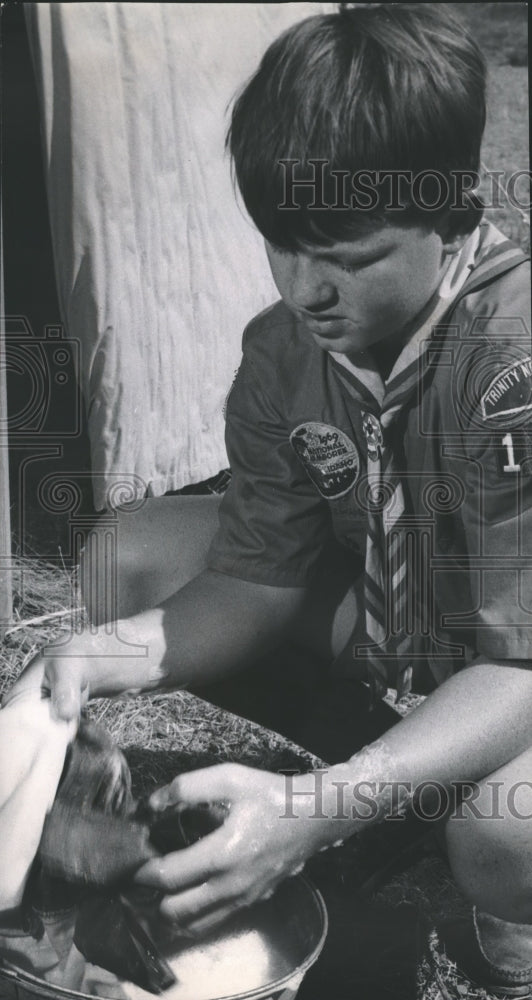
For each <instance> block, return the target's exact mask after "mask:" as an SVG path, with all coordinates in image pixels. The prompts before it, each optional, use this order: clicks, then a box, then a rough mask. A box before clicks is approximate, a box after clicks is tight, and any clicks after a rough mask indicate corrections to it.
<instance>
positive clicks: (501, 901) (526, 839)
mask: <svg viewBox="0 0 532 1000" xmlns="http://www.w3.org/2000/svg"><path fill="white" fill-rule="evenodd" d="M471 789H472V792H471V794H469V795H468V796H467V800H466V801H464V800H462V802H461V803H460V804H459V805H458V807H457V808H456V810H455V811H454V812H453V814H452V815H451V817H450V818H449V819H448V821H447V823H446V827H445V837H446V845H447V852H448V857H449V863H450V865H451V869H452V872H453V877H454V880H455V882H456V883H457V885H458V887H459V889H460V890H461V891H462V892H463V894H464V895H465V896H466V897H467V898H468V899H469V900H470V902H472V903H473V904H475V905H476V906H477V907H478V908H479V909H481V910H484V911H487V912H489V913H493V914H495V915H496V916H499V917H501V918H502V919H503V920H510V921H515V922H518V923H519V922H525V923H527V922H529V921H532V843H531V840H530V828H531V822H532V782H529V781H525V780H522V781H518V782H512V783H508V784H506V783H503V782H499V781H497V780H493V781H490V780H487V781H485V782H482V783H481V784H479V785H477V786H474V785H472V786H471Z"/></svg>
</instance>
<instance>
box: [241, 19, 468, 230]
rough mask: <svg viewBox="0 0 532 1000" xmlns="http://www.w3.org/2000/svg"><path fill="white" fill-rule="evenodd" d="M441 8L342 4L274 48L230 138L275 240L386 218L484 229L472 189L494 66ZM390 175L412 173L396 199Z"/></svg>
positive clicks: (247, 191) (249, 87) (262, 221)
mask: <svg viewBox="0 0 532 1000" xmlns="http://www.w3.org/2000/svg"><path fill="white" fill-rule="evenodd" d="M445 7H446V5H445V4H438V3H436V4H433V3H411V4H408V3H404V4H403V3H397V4H361V5H359V4H356V5H352V6H351V5H349V4H341V5H340V10H339V12H338V13H335V14H326V15H318V16H313V17H309V18H307V19H305V20H304V21H301V22H299V23H298V24H296V25H295V26H293V27H291V28H289V29H288V30H287V31H285V32H284V33H283V34H282V35H280V36H279V38H277V39H276V40H275V41H274V42H273V44H272V45H270V47H269V48H268V50H267V51H266V53H265V55H264V57H263V59H262V61H261V63H260V65H259V68H258V70H257V71H256V73H255V74H254V75H253V76H252V77H251V79H250V80H249V81H248V83H247V84H246V86H245V87H244V89H243V91H242V93H241V94H240V96H239V97H238V98H237V100H236V102H235V104H234V107H233V112H232V118H231V124H230V128H229V131H228V135H227V146H228V148H229V150H230V153H231V156H232V160H233V170H234V175H235V178H236V181H237V183H238V187H239V189H240V192H241V195H242V198H243V200H244V203H245V205H246V208H247V210H248V212H249V214H250V216H251V218H252V219H253V221H254V222H255V224H256V226H257V227H258V229H259V231H260V232H261V233H262V235H263V236H264V237H265V238H266V239H267V240H268V241H269V242H271V243H273V244H274V245H276V246H279V247H284V248H288V249H294V248H297V247H298V246H301V245H304V244H306V243H307V244H308V243H310V244H315V243H319V244H325V245H326V244H328V243H329V244H330V243H334V242H336V241H338V240H346V239H350V238H353V237H354V236H356V234H357V232H359V231H360V230H361V229H362V230H363V229H364V228H367V227H368V226H372V225H375V223H376V222H377V223H381V222H383V221H385V220H386V219H387V218H390V220H391V221H393V222H394V223H396V224H400V223H401V221H402V220H404V221H405V222H406V223H410V222H416V223H418V224H419V223H421V222H425V223H426V222H428V223H430V224H434V223H435V224H436V225H438V224H440V223H441V224H442V225H443V226H444V229H445V236H446V237H448V238H450V237H452V236H456V235H458V234H464V233H469V232H472V230H473V229H474V228H475V227H476V225H477V224H478V222H479V221H480V218H481V216H482V204H481V202H480V201H479V200H478V198H477V197H476V196H475V195H474V193H469V194H467V193H464V192H465V189H466V188H468V187H469V188H472V187H474V186H475V185H474V182H473V180H472V177H473V176H474V175H476V174H477V172H478V168H479V158H480V144H481V139H482V134H483V131H484V125H485V79H486V70H485V64H484V60H483V57H482V54H481V52H480V50H479V49H478V47H477V45H476V44H475V42H474V41H473V40H472V39H471V38H470V37H469V36H468V34H467V32H466V30H465V28H464V27H463V25H462V24H461V23H460V22H458V21H457V20H455V18H454V17H453V16H452V15H451V14H450V13H449V11H448V10H446V9H445ZM316 160H317V161H325V164H324V165H321V164H320V163H318V165H316V164H315V163H314V164H313V163H312V161H316ZM335 171H342V172H344V174H343V176H342V175H341V174H338V173H335ZM361 171H362V172H365V173H363V174H362V173H360V172H361ZM383 171H404V172H406V174H407V177H406V179H405V178H403V179H402V180H401V181H400V196H399V199H398V200H397V199H396V200H395V202H394V200H393V199H391V188H390V179H389V176H384V177H383ZM367 172H370V173H369V174H368V173H367ZM435 172H437V175H438V176H437V177H436V176H435ZM464 173H465V174H469V175H470V176H469V179H468V178H467V177H465V178H463V179H462V182H461V183H462V185H463V191H462V192H461V193H460V191H459V193H458V198H457V187H456V185H457V184H460V176H461V175H462V174H464ZM343 177H345V178H346V180H343ZM420 177H422V178H423V179H422V181H421V186H420V187H419V189H418V192H417V196H416V190H415V185H416V182H415V180H414V181H413V179H415V178H418V182H419V178H420ZM352 178H355V179H356V180H355V184H356V186H357V187H358V188H359V193H358V194H357V195H356V197H355V201H354V202H353V201H352V197H351V196H352V193H353V186H352V184H353V182H352ZM438 178H439V179H438ZM301 180H307V181H308V180H314V184H313V185H312V184H310V185H307V186H304V185H302V184H300V183H298V181H301ZM287 182H288V186H287ZM316 183H318V184H319V187H318V188H317V187H316ZM346 183H347V188H345V187H342V185H345V184H346ZM364 185H365V187H366V193H364V191H363V190H360V187H361V186H362V187H363V186H364ZM368 189H371V190H370V192H369V194H368V193H367V192H368ZM398 190H399V189H398ZM442 197H443V201H442ZM370 202H371V204H370ZM320 204H322V205H325V206H326V207H325V208H323V207H322V208H320V207H316V205H320ZM332 205H336V207H335V208H331V207H330V206H332ZM290 206H291V207H290ZM427 206H432V207H427Z"/></svg>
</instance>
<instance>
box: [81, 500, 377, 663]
mask: <svg viewBox="0 0 532 1000" xmlns="http://www.w3.org/2000/svg"><path fill="white" fill-rule="evenodd" d="M220 500H221V498H220V497H217V496H179V497H160V498H158V499H153V500H147V501H146V502H145V503H144V505H143V506H142V507H141V508H140V509H139V510H137V511H134V512H129V511H127V510H123V511H119V512H118V513H117V515H116V519H114V520H113V519H112V518H111V520H110V519H109V516H108V515H105V516H104V517H103V518H102V519H101V521H100V523H99V525H97V526H96V528H95V530H94V531H93V532H91V534H90V536H89V538H88V539H87V544H86V546H85V550H84V552H83V555H82V560H81V583H82V591H83V596H84V600H85V605H86V607H87V612H88V614H89V617H90V619H91V621H92V622H93V623H94V624H101V623H102V622H103V621H106V620H108V619H109V617H116V618H128V617H130V616H131V615H134V614H137V613H138V612H140V611H143V610H145V609H147V608H150V607H155V606H156V605H157V604H159V603H160V602H161V601H163V600H165V598H167V597H169V596H170V595H171V594H173V593H175V592H176V591H177V590H179V589H180V588H181V587H183V586H184V585H185V584H186V583H188V582H189V580H191V579H192V578H193V577H194V576H196V575H197V574H198V573H201V571H202V570H203V569H205V567H206V559H207V553H208V550H209V546H210V543H211V541H212V539H213V537H214V534H215V532H216V529H217V527H218V508H219V505H220ZM110 525H111V528H112V532H110V530H109V527H110ZM111 534H112V536H113V540H112V544H110V543H109V537H110V535H111ZM106 538H107V542H106ZM115 539H116V540H115ZM111 562H112V563H113V565H112V566H110V565H109V564H110V563H111ZM353 575H354V574H353V567H352V566H351V565H350V564H349V561H348V559H347V557H346V556H345V555H343V554H342V553H341V552H340V550H338V552H336V553H334V554H333V556H332V558H331V559H330V560H329V562H328V563H327V564H326V565H324V567H323V572H321V573H320V574H319V577H318V579H317V581H316V583H315V584H314V585H313V586H312V587H311V588H310V590H309V595H308V600H307V602H306V605H305V608H304V609H303V612H302V614H301V615H300V617H299V619H298V621H297V622H296V623H295V625H294V630H293V636H292V638H293V641H294V642H296V643H297V644H298V645H300V646H302V647H304V648H306V649H309V650H311V651H312V653H313V654H315V655H318V656H323V657H325V658H327V659H333V658H334V657H335V656H337V655H338V654H339V653H340V652H341V650H342V649H343V648H344V647H345V645H346V643H347V642H348V640H349V638H350V635H351V633H352V631H353V628H354V625H355V622H356V619H357V600H356V595H355V591H354V589H353V586H352V581H353ZM110 589H111V590H112V593H111V594H109V590H110Z"/></svg>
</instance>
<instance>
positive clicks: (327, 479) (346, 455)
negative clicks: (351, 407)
mask: <svg viewBox="0 0 532 1000" xmlns="http://www.w3.org/2000/svg"><path fill="white" fill-rule="evenodd" d="M290 444H291V445H292V448H293V449H294V451H295V453H296V455H297V457H298V458H299V460H300V462H302V463H303V465H304V466H305V469H306V471H307V474H308V475H309V476H310V478H311V479H312V482H313V483H314V485H315V486H316V488H317V489H318V491H319V493H320V494H321V496H322V497H325V499H326V500H337V499H338V498H339V497H343V496H345V494H346V493H349V490H351V489H352V488H353V486H354V485H355V483H356V481H357V479H358V474H359V471H360V459H359V456H358V451H357V449H356V447H355V445H354V444H353V442H352V441H351V440H350V439H349V438H348V437H347V434H344V432H343V431H341V430H339V429H338V428H337V427H331V426H330V425H329V424H320V423H317V422H315V421H310V422H309V423H307V424H300V425H299V427H296V428H295V430H293V431H292V433H291V435H290Z"/></svg>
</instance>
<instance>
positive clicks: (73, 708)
mask: <svg viewBox="0 0 532 1000" xmlns="http://www.w3.org/2000/svg"><path fill="white" fill-rule="evenodd" d="M32 688H33V689H40V690H41V691H42V692H43V694H47V695H49V696H51V699H52V708H53V712H54V714H55V716H56V717H57V718H58V719H63V720H64V721H66V722H70V721H71V720H76V719H78V718H79V715H80V713H81V709H82V708H83V707H84V705H85V704H86V703H87V701H88V698H89V670H88V661H87V657H86V656H85V655H84V653H83V652H82V651H81V650H80V651H78V652H76V651H75V650H74V649H73V650H72V655H69V656H65V655H64V654H63V655H61V656H57V657H56V656H54V655H53V653H52V652H50V653H48V654H46V652H45V651H44V650H43V651H42V652H41V653H39V654H38V655H37V656H36V657H34V659H33V660H32V661H31V662H30V663H29V664H28V666H27V667H26V668H25V670H23V672H22V674H21V675H20V677H19V678H18V680H17V681H15V683H14V685H13V687H11V688H10V690H9V691H8V692H7V693H6V694H5V695H4V697H3V699H2V705H8V704H9V702H11V701H13V700H14V699H15V698H16V697H17V696H18V695H19V694H20V693H21V692H22V691H27V690H28V689H32Z"/></svg>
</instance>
